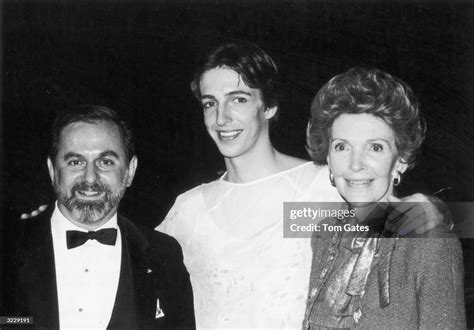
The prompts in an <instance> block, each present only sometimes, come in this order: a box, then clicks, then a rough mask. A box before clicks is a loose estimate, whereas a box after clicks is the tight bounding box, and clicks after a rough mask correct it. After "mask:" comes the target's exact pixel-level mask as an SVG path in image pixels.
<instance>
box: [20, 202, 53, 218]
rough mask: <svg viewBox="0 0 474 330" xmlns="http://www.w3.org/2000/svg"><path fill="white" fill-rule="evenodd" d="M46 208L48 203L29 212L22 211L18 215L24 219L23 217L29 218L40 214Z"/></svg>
mask: <svg viewBox="0 0 474 330" xmlns="http://www.w3.org/2000/svg"><path fill="white" fill-rule="evenodd" d="M47 208H48V204H43V205H40V206H39V207H38V209H36V210H34V211H32V212H31V213H22V214H21V215H20V219H22V220H24V219H29V218H33V217H36V216H37V215H38V214H41V213H42V212H43V211H44V210H46V209H47Z"/></svg>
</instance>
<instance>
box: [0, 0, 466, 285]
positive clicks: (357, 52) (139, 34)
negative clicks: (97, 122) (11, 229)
mask: <svg viewBox="0 0 474 330" xmlns="http://www.w3.org/2000/svg"><path fill="white" fill-rule="evenodd" d="M2 4H3V10H2V18H3V19H2V32H3V33H2V36H3V46H2V50H3V70H2V94H3V98H2V117H3V118H2V124H3V125H2V130H3V131H2V134H1V136H2V167H3V168H2V170H3V175H2V183H3V186H2V189H3V192H2V193H1V198H2V199H1V202H2V205H3V214H5V212H8V213H13V214H19V213H20V212H21V211H28V210H31V209H34V208H36V206H38V205H40V204H44V203H49V202H51V201H53V200H54V198H53V194H52V189H51V188H50V182H49V177H48V174H47V168H46V158H45V157H46V156H45V155H46V151H47V147H48V129H49V126H50V124H51V120H52V118H53V117H54V114H55V113H56V111H57V110H58V109H60V108H61V107H63V106H64V105H67V104H77V103H89V104H91V103H95V104H102V105H106V106H109V107H111V108H113V109H115V110H117V111H118V112H120V113H121V114H122V115H123V116H124V117H126V118H127V119H128V120H130V122H131V123H132V125H133V126H134V128H135V130H136V136H137V153H138V158H139V167H138V171H137V176H136V178H135V182H134V185H133V186H132V188H131V189H130V190H129V191H128V192H127V194H126V197H125V199H124V201H123V203H122V205H121V212H122V213H124V214H125V215H127V216H129V217H130V218H132V219H134V220H135V221H137V222H141V223H144V224H147V225H150V226H155V225H157V224H158V223H159V222H160V221H161V219H162V218H163V216H164V215H165V214H166V212H167V210H168V209H169V207H170V206H171V205H172V203H173V201H174V199H175V197H176V196H177V195H178V194H179V193H181V192H183V191H185V190H187V189H189V188H191V187H193V186H195V185H197V184H200V183H201V182H203V181H209V180H212V179H214V178H215V177H216V176H217V173H218V172H219V171H220V170H222V169H224V164H223V161H222V159H221V157H220V156H219V154H218V152H217V149H216V148H215V146H214V144H213V143H212V141H211V139H210V138H209V137H208V136H207V133H206V131H205V129H204V125H203V123H202V115H201V111H200V108H199V106H198V104H197V102H196V101H195V100H194V99H193V96H192V94H191V92H190V89H189V82H190V81H191V79H192V75H193V70H194V68H195V66H196V63H197V61H198V59H199V58H200V56H201V55H202V53H203V52H207V51H208V50H209V48H211V47H214V46H215V45H217V44H219V43H221V42H227V41H232V40H236V41H238V40H247V41H253V42H256V43H258V44H259V45H260V46H261V47H262V48H263V49H265V50H266V51H267V52H268V53H269V54H270V55H271V56H272V57H273V58H274V59H275V61H276V62H277V64H278V65H279V67H280V71H281V74H282V82H283V88H282V92H281V106H280V119H279V123H278V124H277V125H276V126H275V127H273V131H272V140H273V142H274V144H275V146H276V147H277V149H279V150H280V151H282V152H285V153H289V154H292V155H295V156H300V157H307V156H306V152H305V149H304V135H305V125H306V120H307V117H308V113H309V105H310V102H311V99H312V97H313V96H314V94H315V93H316V91H317V90H318V89H319V88H320V87H321V86H322V85H323V84H324V83H325V82H326V81H327V80H328V79H329V78H331V77H332V76H334V75H335V74H339V73H341V72H343V71H345V70H347V69H348V68H350V67H352V66H367V67H376V68H379V69H382V70H385V71H388V72H389V73H392V74H394V75H396V76H398V77H400V78H401V79H403V80H404V81H406V82H407V83H408V84H409V85H411V86H412V88H413V89H414V91H415V94H416V95H417V96H418V97H419V99H420V102H421V105H422V111H423V113H424V115H425V117H426V120H427V123H428V134H427V139H426V142H425V144H424V146H423V150H422V155H421V158H420V162H419V165H418V166H417V167H416V169H414V170H413V171H412V172H410V173H409V174H407V175H406V176H404V178H403V180H402V181H403V183H402V186H401V187H400V188H401V193H402V195H406V194H410V193H413V192H418V191H420V192H425V193H434V192H436V191H439V190H441V189H443V188H448V189H446V190H444V191H442V192H441V193H439V194H438V195H439V196H440V197H442V198H443V199H444V200H445V201H453V202H461V201H474V170H473V168H474V166H473V165H474V129H473V125H474V116H473V112H474V111H473V109H472V107H473V105H474V64H473V62H474V4H471V2H468V1H465V2H451V1H449V2H448V1H441V2H386V1H384V2H373V1H372V2H364V3H352V2H349V1H336V2H334V1H332V2H326V3H325V2H303V1H238V2H237V1H233V2H232V1H193V2H190V1H153V2H151V1H150V2H144V1H141V2H136V1H134V2H132V1H82V0H77V1H72V0H71V1H61V2H60V1H34V2H26V1H13V0H9V1H3V2H2ZM469 267H471V268H472V264H467V265H466V268H467V270H469ZM466 280H468V279H466ZM467 282H468V281H467ZM469 283H472V279H470V280H469ZM471 293H473V294H474V291H471Z"/></svg>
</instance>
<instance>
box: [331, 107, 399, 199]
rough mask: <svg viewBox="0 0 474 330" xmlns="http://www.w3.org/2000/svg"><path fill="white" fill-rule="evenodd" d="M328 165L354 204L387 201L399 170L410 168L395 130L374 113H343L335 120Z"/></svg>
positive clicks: (339, 187)
mask: <svg viewBox="0 0 474 330" xmlns="http://www.w3.org/2000/svg"><path fill="white" fill-rule="evenodd" d="M328 164H329V168H330V169H331V171H332V173H333V175H334V182H335V184H336V188H337V190H338V191H339V193H340V194H341V196H342V197H344V199H346V200H347V201H348V202H349V203H351V204H354V205H363V204H369V203H373V202H378V201H387V196H388V195H389V194H391V193H392V188H393V175H394V173H395V171H400V172H402V173H403V171H405V169H406V165H405V164H403V163H402V162H401V161H400V158H399V157H398V153H397V148H396V145H395V136H394V132H393V130H392V129H391V127H390V126H388V125H387V124H386V123H385V122H384V121H383V120H381V119H380V118H377V117H375V116H373V115H371V114H343V115H341V116H339V117H338V118H336V120H334V123H333V125H332V128H331V141H330V145H329V155H328Z"/></svg>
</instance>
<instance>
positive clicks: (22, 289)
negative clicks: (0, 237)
mask: <svg viewBox="0 0 474 330" xmlns="http://www.w3.org/2000/svg"><path fill="white" fill-rule="evenodd" d="M53 210H54V207H53V206H50V207H49V208H48V210H46V211H44V212H43V213H42V214H40V215H38V216H36V217H34V218H32V219H28V220H16V221H15V227H16V237H15V240H14V241H16V244H14V247H12V244H10V251H9V253H8V256H7V258H6V259H7V261H6V265H5V270H6V276H5V278H4V288H3V292H2V299H5V300H4V302H3V308H2V309H3V311H2V314H0V315H4V316H6V315H8V316H14V315H18V316H32V317H33V322H34V324H33V327H32V326H25V329H32V328H33V329H58V328H59V316H58V298H57V287H56V272H55V263H54V251H53V241H52V235H51V215H52V212H53ZM10 220H11V219H10ZM117 223H118V226H119V228H120V232H121V236H122V258H121V270H120V275H119V283H118V288H117V294H116V298H115V303H114V308H113V312H112V316H111V319H110V322H109V325H108V327H107V329H127V330H128V329H162V328H167V329H175V328H195V321H194V309H193V297H192V289H191V284H190V280H189V274H188V273H187V271H186V268H185V266H184V264H183V255H182V251H181V247H180V246H179V244H178V243H177V241H176V240H174V239H173V238H172V237H170V236H167V235H165V234H162V233H159V232H156V231H154V230H152V229H148V228H145V227H139V226H138V225H135V224H133V223H132V222H131V221H130V220H128V219H126V218H125V217H122V216H120V215H118V217H117ZM10 241H12V240H11V239H10ZM157 302H158V304H157ZM158 305H159V308H157V307H158ZM160 309H161V312H160ZM163 314H164V315H163ZM15 329H18V326H16V327H15Z"/></svg>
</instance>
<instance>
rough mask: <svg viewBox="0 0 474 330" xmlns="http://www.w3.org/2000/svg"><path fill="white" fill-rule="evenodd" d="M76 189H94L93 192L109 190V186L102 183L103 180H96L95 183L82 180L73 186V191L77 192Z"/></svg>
mask: <svg viewBox="0 0 474 330" xmlns="http://www.w3.org/2000/svg"><path fill="white" fill-rule="evenodd" d="M76 191H93V192H99V193H100V192H104V191H105V192H108V191H109V189H108V188H107V186H105V185H104V184H102V183H101V182H94V183H87V182H80V183H77V184H75V185H74V186H73V187H72V188H71V192H72V193H75V192H76Z"/></svg>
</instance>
